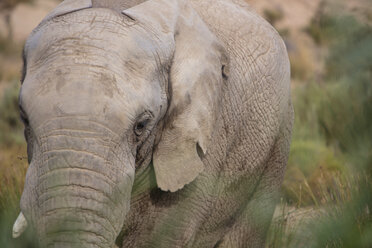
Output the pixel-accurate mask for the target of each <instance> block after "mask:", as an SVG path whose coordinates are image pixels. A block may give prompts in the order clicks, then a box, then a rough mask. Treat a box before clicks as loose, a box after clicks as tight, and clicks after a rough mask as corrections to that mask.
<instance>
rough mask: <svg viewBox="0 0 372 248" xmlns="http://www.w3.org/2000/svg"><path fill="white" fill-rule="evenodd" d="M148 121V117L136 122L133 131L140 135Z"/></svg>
mask: <svg viewBox="0 0 372 248" xmlns="http://www.w3.org/2000/svg"><path fill="white" fill-rule="evenodd" d="M148 122H149V119H146V120H143V121H139V122H137V124H136V125H135V126H134V133H135V134H136V135H137V136H141V135H142V133H143V132H144V131H145V130H146V125H147V123H148Z"/></svg>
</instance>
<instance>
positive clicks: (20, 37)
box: [0, 0, 372, 247]
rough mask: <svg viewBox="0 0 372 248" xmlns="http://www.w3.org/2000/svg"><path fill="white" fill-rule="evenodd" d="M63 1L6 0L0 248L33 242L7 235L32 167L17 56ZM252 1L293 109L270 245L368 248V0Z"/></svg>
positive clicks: (371, 56) (1, 39) (371, 45)
mask: <svg viewBox="0 0 372 248" xmlns="http://www.w3.org/2000/svg"><path fill="white" fill-rule="evenodd" d="M59 2H60V1H58V0H1V1H0V247H34V246H32V245H31V243H32V242H27V241H26V242H25V240H32V236H30V235H31V234H26V237H23V238H22V239H19V240H13V239H12V238H11V231H12V225H13V222H14V220H15V219H16V217H17V214H18V213H19V198H20V195H21V193H22V190H23V184H24V178H25V173H26V170H27V157H26V143H25V141H24V138H23V125H22V123H21V122H20V118H19V111H18V90H19V87H20V76H21V69H22V59H21V53H22V47H23V44H24V42H25V39H26V38H27V36H28V34H29V33H30V32H31V30H32V29H33V28H34V27H35V26H36V25H37V24H38V23H39V22H40V21H41V19H42V18H43V17H44V16H45V15H46V14H47V13H48V12H49V11H50V10H52V9H53V8H54V7H55V6H56V5H57V4H58V3H59ZM247 2H248V3H249V4H250V5H251V7H252V9H254V10H255V11H257V12H258V13H260V14H261V15H262V16H263V17H264V18H265V19H266V20H267V21H269V22H270V23H271V24H272V25H273V26H274V27H275V28H276V29H277V30H278V32H279V33H280V35H281V36H282V37H283V39H284V41H285V43H286V45H287V49H288V53H289V56H290V60H291V70H292V98H293V103H294V108H295V115H296V117H295V126H294V131H293V139H292V146H291V152H290V158H289V163H288V166H287V172H286V176H285V180H284V184H283V187H282V191H281V202H280V204H278V206H277V209H276V211H275V214H274V219H273V222H272V225H271V227H270V231H269V235H268V239H267V245H266V246H267V247H372V213H371V211H372V181H371V176H372V1H371V0H311V1H310V0H247ZM27 235H28V236H27Z"/></svg>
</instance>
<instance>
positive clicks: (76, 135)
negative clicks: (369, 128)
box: [19, 0, 293, 247]
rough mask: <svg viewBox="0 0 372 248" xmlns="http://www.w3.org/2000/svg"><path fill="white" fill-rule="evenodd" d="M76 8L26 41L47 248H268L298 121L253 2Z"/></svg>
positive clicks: (28, 191) (29, 204) (28, 119)
mask: <svg viewBox="0 0 372 248" xmlns="http://www.w3.org/2000/svg"><path fill="white" fill-rule="evenodd" d="M141 2H143V1H125V0H122V1H114V0H112V1H93V2H91V1H90V0H75V1H74V0H66V1H65V2H63V3H62V4H61V5H60V6H59V7H57V8H56V9H55V10H54V11H53V12H52V13H50V15H49V16H47V17H46V18H45V19H44V20H43V21H42V23H41V24H40V25H39V26H38V27H37V28H36V29H35V30H34V31H33V33H32V34H31V35H30V37H29V39H28V40H27V43H26V45H25V70H24V74H25V77H24V80H23V84H22V88H21V92H20V98H19V99H20V108H21V112H22V116H23V119H24V122H25V126H26V127H25V136H26V139H27V143H28V157H29V162H30V165H29V168H28V171H27V176H26V183H25V188H24V192H23V195H22V198H21V211H22V213H23V214H24V216H25V217H26V220H27V222H28V224H29V226H32V227H33V228H35V229H36V232H37V236H38V240H39V241H40V243H41V245H42V246H45V247H113V246H114V245H115V243H116V245H118V246H119V247H263V246H264V240H265V235H266V232H267V229H268V226H269V224H270V220H271V218H272V214H273V210H274V205H275V203H276V200H277V196H276V195H277V193H278V190H279V188H280V185H281V182H282V179H283V174H284V170H285V165H286V162H287V157H288V151H289V144H290V136H291V128H292V120H293V112H292V106H291V100H290V84H289V81H290V72H289V62H288V57H287V52H286V49H285V46H284V44H283V42H282V40H281V38H280V37H279V35H278V34H277V32H276V31H275V30H274V29H273V28H272V27H271V26H270V25H269V24H268V23H266V22H265V21H264V20H263V19H262V18H260V17H259V16H257V14H255V13H253V12H252V11H250V10H249V7H248V6H246V5H245V3H244V2H243V1H242V0H230V1H229V0H203V1H199V0H189V1H186V0H149V1H146V2H144V3H141Z"/></svg>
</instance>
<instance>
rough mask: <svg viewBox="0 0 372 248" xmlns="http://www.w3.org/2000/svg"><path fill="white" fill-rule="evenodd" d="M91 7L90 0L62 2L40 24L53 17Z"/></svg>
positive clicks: (67, 0) (65, 0)
mask: <svg viewBox="0 0 372 248" xmlns="http://www.w3.org/2000/svg"><path fill="white" fill-rule="evenodd" d="M91 7H92V1H91V0H64V1H63V2H62V3H60V4H59V5H58V6H57V7H56V8H55V9H53V10H52V12H50V13H49V14H48V15H47V16H46V17H45V18H44V19H43V21H42V22H46V21H49V20H51V19H53V18H55V17H58V16H62V15H66V14H68V13H71V12H75V11H78V10H82V9H88V8H91Z"/></svg>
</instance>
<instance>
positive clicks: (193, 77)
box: [153, 5, 227, 192]
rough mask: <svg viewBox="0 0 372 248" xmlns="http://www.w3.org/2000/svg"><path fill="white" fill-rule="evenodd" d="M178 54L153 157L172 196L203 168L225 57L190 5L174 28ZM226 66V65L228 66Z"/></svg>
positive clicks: (160, 181) (159, 181)
mask: <svg viewBox="0 0 372 248" xmlns="http://www.w3.org/2000/svg"><path fill="white" fill-rule="evenodd" d="M174 40H175V50H174V53H173V54H174V55H173V56H174V57H173V62H172V65H171V69H170V73H169V89H168V91H169V95H170V105H169V107H168V111H167V113H166V115H165V117H164V123H165V124H164V128H163V132H162V135H161V138H160V141H159V143H158V144H157V146H156V148H155V150H154V153H153V164H154V169H155V175H156V180H157V184H158V187H159V188H160V189H162V190H165V191H167V190H169V191H171V192H174V191H177V190H179V189H181V188H183V187H184V186H185V185H186V184H188V183H190V182H192V181H193V180H194V179H195V178H196V177H197V176H198V175H199V174H200V172H202V171H203V170H204V164H203V162H202V160H203V157H204V156H205V154H206V153H207V152H208V148H209V147H210V146H211V140H212V135H213V131H214V123H215V122H216V118H217V114H218V113H219V100H220V95H221V94H220V92H221V88H222V84H223V81H224V79H223V77H224V76H223V72H222V70H221V69H222V68H225V69H224V70H225V71H226V68H227V67H226V66H227V63H226V60H225V59H224V58H226V56H224V51H223V48H222V46H221V45H220V43H219V42H218V40H217V38H216V37H215V36H214V35H213V34H212V33H211V32H210V30H209V29H208V28H207V26H206V25H205V24H204V22H203V21H202V20H201V19H200V17H199V16H198V15H197V14H196V12H195V11H194V10H193V9H192V8H191V7H188V6H187V5H186V6H184V8H183V9H181V11H180V16H179V17H178V21H177V25H176V26H175V30H174ZM224 63H225V65H224Z"/></svg>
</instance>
